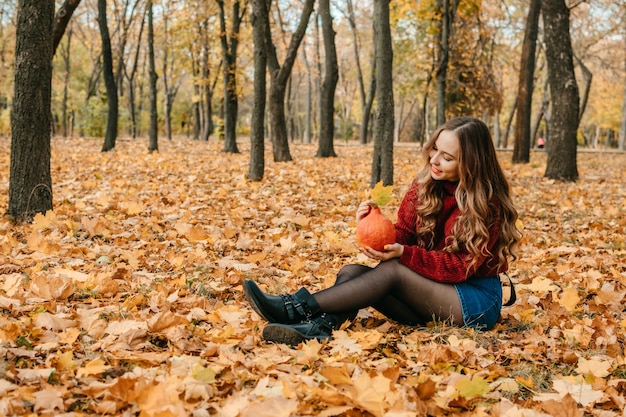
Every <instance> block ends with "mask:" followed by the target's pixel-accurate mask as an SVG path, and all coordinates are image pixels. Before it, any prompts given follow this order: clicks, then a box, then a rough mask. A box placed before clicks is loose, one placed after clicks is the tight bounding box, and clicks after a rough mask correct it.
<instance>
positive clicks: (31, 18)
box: [8, 0, 54, 221]
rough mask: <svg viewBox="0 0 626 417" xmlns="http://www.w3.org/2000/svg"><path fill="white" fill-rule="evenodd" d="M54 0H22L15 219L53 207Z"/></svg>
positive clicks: (14, 130)
mask: <svg viewBox="0 0 626 417" xmlns="http://www.w3.org/2000/svg"><path fill="white" fill-rule="evenodd" d="M53 19H54V1H52V0H19V2H18V5H17V26H16V44H15V75H14V77H15V78H14V97H13V109H12V112H11V135H12V136H11V168H10V176H9V207H8V214H9V215H10V216H11V217H12V218H13V219H14V220H15V221H24V220H30V219H31V218H32V217H33V215H34V214H35V213H45V212H46V211H48V210H52V178H51V174H50V136H51V126H52V116H51V111H50V104H51V95H52V55H53V50H52V25H53Z"/></svg>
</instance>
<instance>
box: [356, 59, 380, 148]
mask: <svg viewBox="0 0 626 417" xmlns="http://www.w3.org/2000/svg"><path fill="white" fill-rule="evenodd" d="M376 60H377V58H376V56H373V57H372V74H371V75H370V77H371V79H370V91H369V94H368V95H367V101H366V102H365V107H364V108H363V115H362V116H361V131H360V137H361V144H362V145H365V144H366V143H369V139H370V133H369V132H370V120H371V117H372V107H374V98H375V97H376V77H377V75H376Z"/></svg>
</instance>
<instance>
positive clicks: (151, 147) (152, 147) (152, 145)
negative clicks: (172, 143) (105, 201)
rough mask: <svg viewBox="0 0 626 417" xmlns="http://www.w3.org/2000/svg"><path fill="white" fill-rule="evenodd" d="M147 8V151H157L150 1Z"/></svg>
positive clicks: (155, 86) (152, 28)
mask: <svg viewBox="0 0 626 417" xmlns="http://www.w3.org/2000/svg"><path fill="white" fill-rule="evenodd" d="M146 7H147V8H148V66H149V73H150V93H149V97H150V100H149V101H150V125H149V127H148V137H149V141H150V142H149V144H148V151H149V152H150V153H152V152H158V151H159V136H158V126H157V124H158V114H157V79H158V76H157V73H156V64H155V62H154V26H153V22H152V20H153V16H152V15H153V14H152V0H148V3H147V5H146Z"/></svg>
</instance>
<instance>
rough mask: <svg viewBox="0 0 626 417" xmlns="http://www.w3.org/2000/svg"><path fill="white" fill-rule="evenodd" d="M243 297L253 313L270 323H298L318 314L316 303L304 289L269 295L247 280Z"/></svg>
mask: <svg viewBox="0 0 626 417" xmlns="http://www.w3.org/2000/svg"><path fill="white" fill-rule="evenodd" d="M243 295H244V297H245V298H246V300H248V302H249V303H250V305H251V306H252V308H253V309H254V311H256V312H257V314H258V315H259V316H261V317H263V318H264V319H265V320H267V321H269V322H270V323H283V324H292V323H299V322H301V321H303V320H307V319H309V318H311V317H313V316H315V315H316V314H318V313H319V312H320V307H319V305H318V304H317V301H315V298H313V296H312V295H311V293H310V292H308V291H307V290H306V288H300V289H299V290H298V291H296V292H295V293H293V294H283V295H269V294H265V293H264V292H263V291H261V289H260V288H259V287H258V285H256V283H255V282H254V281H251V280H248V279H247V280H245V281H244V282H243Z"/></svg>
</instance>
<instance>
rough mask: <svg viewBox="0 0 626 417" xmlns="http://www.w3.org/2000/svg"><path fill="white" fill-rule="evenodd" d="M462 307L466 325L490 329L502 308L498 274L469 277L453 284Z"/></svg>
mask: <svg viewBox="0 0 626 417" xmlns="http://www.w3.org/2000/svg"><path fill="white" fill-rule="evenodd" d="M454 287H455V288H456V292H457V294H458V295H459V300H460V301H461V308H462V309H463V322H464V323H465V325H466V326H468V327H475V328H478V329H481V330H488V329H491V328H492V327H493V326H494V325H495V324H496V321H497V320H498V317H500V310H501V309H502V284H501V283H500V277H499V276H497V275H496V276H493V277H486V278H469V279H468V280H467V281H464V282H461V283H458V284H454Z"/></svg>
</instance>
